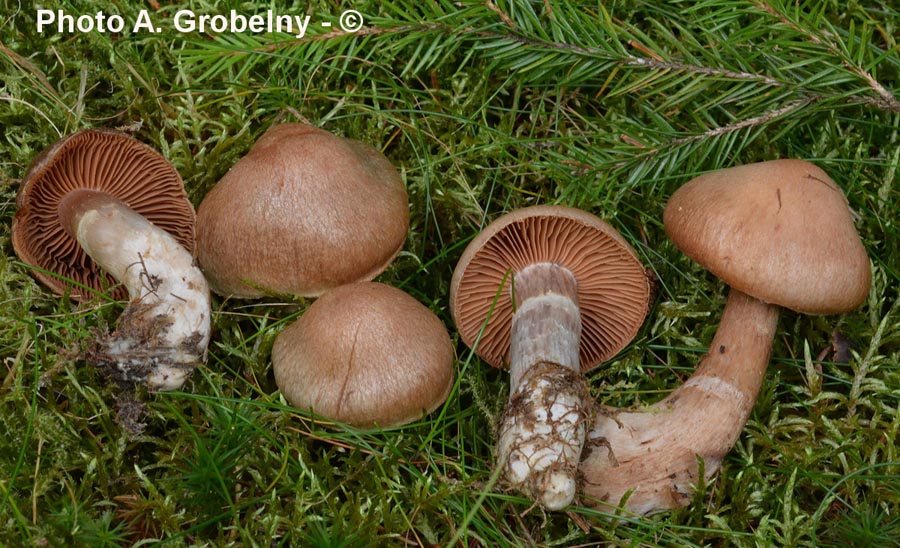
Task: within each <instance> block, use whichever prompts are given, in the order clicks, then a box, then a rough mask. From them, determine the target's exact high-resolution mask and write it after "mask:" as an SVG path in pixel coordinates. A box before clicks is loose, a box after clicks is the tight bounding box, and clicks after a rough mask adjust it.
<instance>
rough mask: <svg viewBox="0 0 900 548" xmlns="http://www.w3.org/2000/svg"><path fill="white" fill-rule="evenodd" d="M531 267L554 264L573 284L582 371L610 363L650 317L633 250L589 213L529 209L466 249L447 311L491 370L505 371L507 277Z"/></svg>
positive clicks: (508, 329) (509, 317) (508, 327)
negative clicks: (575, 296) (579, 322)
mask: <svg viewBox="0 0 900 548" xmlns="http://www.w3.org/2000/svg"><path fill="white" fill-rule="evenodd" d="M535 263H553V264H557V265H559V266H562V267H564V268H566V269H567V270H569V271H570V272H571V273H572V274H573V275H574V277H575V279H576V282H577V284H578V305H579V307H580V309H581V322H582V331H581V347H580V348H579V360H580V364H581V369H582V371H587V370H589V369H591V368H593V367H596V366H597V365H599V364H600V363H602V362H604V361H607V360H609V359H611V358H612V357H613V356H615V355H616V353H618V352H619V351H620V350H621V349H622V348H623V347H625V345H627V344H628V343H629V342H630V341H631V340H632V339H633V338H634V336H635V335H636V334H637V331H638V329H639V328H640V326H641V324H642V323H643V321H644V317H645V316H646V314H647V310H648V305H649V300H650V283H649V279H648V278H647V275H646V273H645V271H644V268H643V266H642V265H641V262H640V261H639V260H638V258H637V256H636V255H635V253H634V251H633V250H632V249H631V246H629V245H628V243H627V242H626V241H625V239H624V238H623V237H622V236H621V235H620V234H619V233H618V232H616V230H615V229H613V228H612V227H611V226H610V225H608V224H607V223H605V222H604V221H602V220H600V219H598V218H597V217H595V216H594V215H591V214H590V213H587V212H585V211H581V210H578V209H573V208H570V207H565V206H551V205H543V206H532V207H527V208H524V209H519V210H516V211H513V212H511V213H508V214H506V215H504V216H502V217H500V218H499V219H497V220H496V221H494V222H493V223H491V224H490V225H489V226H488V227H487V228H486V229H485V230H484V231H482V232H481V233H480V234H479V235H478V236H476V237H475V239H473V240H472V241H471V242H470V243H469V245H468V247H467V248H466V250H465V251H464V252H463V255H462V257H461V258H460V260H459V263H458V264H457V266H456V270H455V271H454V273H453V280H452V282H451V285H450V311H451V313H452V314H453V318H454V320H455V322H456V327H457V329H458V330H459V333H460V336H461V337H462V340H463V342H465V343H466V344H467V345H468V346H469V347H470V348H472V347H474V348H475V352H476V353H477V354H478V355H479V356H480V357H481V358H482V359H483V360H485V361H486V362H488V363H489V364H491V365H493V366H494V367H504V366H506V365H508V362H509V345H510V337H511V327H512V319H513V314H514V309H513V308H514V307H513V302H512V298H511V286H512V278H513V276H514V275H515V273H516V272H518V271H519V270H521V269H523V268H525V267H527V266H528V265H530V264H535ZM501 286H502V291H501ZM498 291H500V294H499V298H497V296H498ZM489 316H490V319H489V321H488V322H487V325H484V323H485V320H486V319H488V317H489ZM483 325H484V332H483V333H481V329H482V326H483ZM479 334H481V338H480V340H479ZM476 341H477V346H476Z"/></svg>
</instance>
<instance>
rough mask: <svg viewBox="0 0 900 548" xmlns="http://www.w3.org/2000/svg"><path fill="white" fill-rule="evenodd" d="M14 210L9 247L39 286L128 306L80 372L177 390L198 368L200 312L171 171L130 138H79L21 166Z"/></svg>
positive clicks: (200, 290) (206, 324)
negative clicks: (104, 296)
mask: <svg viewBox="0 0 900 548" xmlns="http://www.w3.org/2000/svg"><path fill="white" fill-rule="evenodd" d="M17 202H18V211H17V212H16V216H15V218H14V220H13V228H12V231H13V238H12V240H13V247H14V248H15V250H16V254H17V255H18V256H19V258H21V259H22V261H23V262H25V263H28V264H30V265H33V266H35V267H36V269H35V271H34V275H35V276H36V277H37V278H38V279H39V280H41V281H42V282H43V283H45V284H46V285H47V286H49V287H50V288H51V289H52V290H53V291H55V292H56V293H59V294H64V293H67V292H68V293H69V294H70V295H72V297H74V298H76V299H86V298H87V297H88V296H89V295H90V294H91V291H92V290H93V291H104V290H106V289H107V288H110V287H111V288H112V289H111V292H112V294H113V295H114V296H115V297H117V298H121V297H123V296H124V295H126V294H127V296H128V298H129V299H130V302H129V305H128V307H127V308H126V309H125V311H124V312H123V313H122V315H121V316H120V318H119V320H118V322H117V324H116V330H115V332H113V333H111V334H104V335H100V336H99V337H98V339H97V340H96V341H94V343H93V344H92V345H91V346H90V349H89V350H88V355H87V358H88V359H89V361H91V362H92V363H93V364H94V365H97V366H98V367H100V368H101V369H102V370H104V371H105V372H107V373H109V374H110V375H111V376H112V377H113V378H114V379H116V380H120V381H126V382H134V383H144V384H146V385H147V386H148V387H149V388H151V389H154V390H174V389H177V388H180V387H181V386H182V385H183V383H184V382H185V380H186V379H187V378H188V376H189V375H190V373H191V371H193V369H194V368H195V367H196V366H197V365H199V364H200V363H202V361H203V360H204V359H205V356H206V347H207V344H208V342H209V334H210V302H209V290H208V287H207V284H206V280H205V279H204V278H203V275H202V274H201V272H200V270H199V269H198V268H197V266H196V265H195V264H194V260H193V257H192V256H191V252H190V249H191V248H192V246H193V226H194V210H193V208H192V207H191V204H190V202H189V201H188V199H187V195H186V194H185V192H184V187H183V184H182V182H181V178H180V177H179V176H178V173H177V172H176V171H175V169H174V168H173V167H172V166H171V165H170V164H169V163H168V162H167V161H166V160H165V158H163V157H162V156H161V155H160V154H159V153H158V152H156V151H154V150H153V149H151V148H150V147H148V146H146V145H144V144H142V143H141V142H139V141H137V140H136V139H133V138H132V137H129V136H127V135H125V134H122V133H119V132H116V131H111V130H84V131H80V132H78V133H75V134H73V135H70V136H68V137H66V138H64V139H62V140H61V141H59V142H58V143H56V144H55V145H53V146H52V147H51V148H49V149H48V150H46V151H45V152H44V153H42V154H41V155H40V156H39V157H38V158H37V159H36V160H35V161H34V162H33V163H32V165H31V167H30V168H29V170H28V172H27V173H26V175H25V178H24V179H23V183H22V186H21V188H20V190H19V194H18V198H17ZM72 282H74V283H72ZM116 282H119V283H121V287H119V286H116ZM85 287H87V288H88V289H87V290H86V289H84V288H85Z"/></svg>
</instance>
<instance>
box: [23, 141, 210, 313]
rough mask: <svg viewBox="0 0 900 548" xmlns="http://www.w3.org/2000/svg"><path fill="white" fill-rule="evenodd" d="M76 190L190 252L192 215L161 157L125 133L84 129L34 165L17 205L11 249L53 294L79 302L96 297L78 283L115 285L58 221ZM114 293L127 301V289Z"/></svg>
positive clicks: (174, 175) (175, 177)
mask: <svg viewBox="0 0 900 548" xmlns="http://www.w3.org/2000/svg"><path fill="white" fill-rule="evenodd" d="M77 190H92V191H97V192H101V193H103V194H106V195H109V196H110V197H111V198H113V199H115V200H119V201H121V202H123V203H124V204H125V205H127V206H128V207H129V208H131V209H132V210H134V211H136V212H137V213H139V214H140V215H142V216H143V217H144V218H146V219H147V220H148V221H150V222H151V223H153V224H154V225H156V226H158V227H159V228H162V229H163V230H165V231H166V232H168V233H169V234H171V235H172V236H174V237H175V239H176V240H177V241H178V242H179V243H180V244H181V245H182V246H184V247H185V249H187V250H188V251H189V252H190V251H192V250H193V248H194V208H193V206H191V203H190V201H189V200H188V198H187V194H186V193H185V191H184V184H183V183H182V180H181V177H180V176H179V175H178V172H177V171H176V170H175V168H174V167H172V165H171V164H170V163H169V162H168V161H167V160H166V159H165V158H164V157H163V156H162V155H161V154H160V153H158V152H157V151H155V150H153V149H152V148H150V147H149V146H147V145H145V144H143V143H141V142H140V141H138V140H137V139H134V138H132V137H130V136H128V135H126V134H124V133H121V132H118V131H114V130H109V129H87V130H82V131H79V132H77V133H74V134H72V135H69V136H67V137H65V138H63V139H62V140H60V141H58V142H57V143H56V144H54V145H52V146H51V147H50V148H48V149H47V150H45V151H44V152H43V153H41V154H40V155H39V156H38V157H37V158H36V159H35V160H34V162H32V164H31V166H30V167H29V168H28V172H27V173H26V174H25V177H24V178H23V180H22V186H21V187H20V189H19V193H18V196H17V198H16V202H17V205H18V210H17V211H16V216H15V218H14V219H13V225H12V241H13V248H14V249H15V251H16V254H17V255H18V256H19V258H20V259H22V261H23V262H25V263H27V264H30V265H32V266H34V267H36V269H35V270H34V271H33V274H34V276H35V277H36V278H38V279H39V280H40V281H41V282H43V283H44V284H45V285H46V286H47V287H49V288H50V289H52V290H53V291H54V292H55V293H58V294H63V293H65V292H67V291H68V292H70V294H71V296H72V297H73V298H77V299H81V298H87V297H88V296H90V294H91V292H90V291H89V290H86V289H83V288H82V287H79V286H78V285H77V284H83V285H84V286H87V287H88V288H92V289H94V290H97V291H102V290H105V289H107V288H110V287H112V286H114V285H116V283H117V282H116V281H115V280H114V279H113V278H112V277H110V276H109V275H107V274H105V273H103V272H101V271H100V269H99V268H98V267H97V265H96V264H94V262H93V261H92V260H91V258H90V257H89V256H88V255H87V253H85V252H84V250H83V249H82V248H81V246H80V245H79V244H78V242H77V241H76V240H75V238H74V236H73V235H72V234H71V233H70V227H64V226H63V225H62V224H61V222H60V215H59V213H60V211H59V210H60V207H61V205H63V204H64V202H65V201H66V197H67V196H70V195H72V194H73V191H77ZM84 195H86V196H87V195H90V193H84ZM70 205H71V204H70ZM67 279H71V280H73V281H74V282H76V285H73V284H70V283H69V282H68V281H67ZM112 294H113V296H114V297H116V298H120V299H121V298H125V297H126V296H127V293H126V291H125V289H124V288H117V289H115V290H114V291H113V292H112Z"/></svg>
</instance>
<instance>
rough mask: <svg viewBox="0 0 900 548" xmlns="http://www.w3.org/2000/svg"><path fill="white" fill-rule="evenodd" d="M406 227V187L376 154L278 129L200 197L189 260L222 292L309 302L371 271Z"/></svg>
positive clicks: (394, 248)
mask: <svg viewBox="0 0 900 548" xmlns="http://www.w3.org/2000/svg"><path fill="white" fill-rule="evenodd" d="M408 229H409V202H408V199H407V194H406V187H405V185H404V184H403V181H402V179H401V178H400V174H399V173H398V172H397V170H396V169H395V168H394V166H393V165H391V163H390V162H389V161H388V160H387V158H385V157H384V155H383V154H381V152H379V151H378V150H376V149H374V148H372V147H370V146H368V145H365V144H362V143H359V142H357V141H353V140H350V139H344V138H341V137H338V136H336V135H332V134H331V133H329V132H327V131H324V130H321V129H319V128H316V127H313V126H309V125H305V124H296V123H290V124H281V125H277V126H273V127H272V128H271V129H269V130H268V131H267V132H266V133H265V134H263V136H262V137H260V138H259V140H258V141H257V142H256V143H255V144H254V145H253V148H251V150H250V152H248V153H247V154H246V155H245V156H244V157H243V158H241V159H240V160H239V161H238V162H237V163H236V164H235V165H234V166H232V168H231V170H230V171H229V172H228V173H226V174H225V176H224V177H222V179H221V180H220V181H219V182H218V183H217V184H216V186H215V187H214V188H213V189H212V190H211V191H210V192H209V193H208V194H207V195H206V197H205V198H204V199H203V201H202V203H201V204H200V207H199V208H198V211H197V259H198V261H199V263H200V266H201V268H202V269H203V271H204V273H205V274H206V276H207V278H208V279H209V282H210V286H211V287H212V289H213V290H214V291H216V292H217V293H219V294H222V295H230V296H234V297H241V298H252V297H261V296H263V295H266V294H276V295H295V296H304V297H314V296H318V295H320V294H321V293H322V292H324V291H326V290H327V289H330V288H332V287H337V286H339V285H341V284H345V283H350V282H355V281H363V280H371V279H372V278H374V277H375V276H377V275H378V274H380V273H381V272H382V271H384V269H385V268H387V266H388V265H389V264H390V263H391V261H393V259H394V257H395V256H396V255H397V254H398V253H399V252H400V250H401V249H402V247H403V243H404V241H405V240H406V233H407V230H408Z"/></svg>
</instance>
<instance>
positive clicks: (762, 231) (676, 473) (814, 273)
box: [582, 160, 871, 514]
mask: <svg viewBox="0 0 900 548" xmlns="http://www.w3.org/2000/svg"><path fill="white" fill-rule="evenodd" d="M664 222H665V228H666V232H667V233H668V235H669V237H670V238H671V239H672V241H673V242H674V243H675V245H676V246H678V247H679V248H680V249H681V250H682V251H684V253H685V254H687V255H688V256H689V257H690V258H692V259H693V260H695V261H696V262H698V263H700V264H701V265H703V266H705V267H706V268H707V269H709V270H710V271H711V272H712V273H713V274H715V275H716V276H718V277H719V278H720V279H722V280H723V281H724V282H726V283H728V284H729V285H730V286H731V290H730V293H729V296H728V300H727V303H726V305H725V310H724V312H723V315H722V320H721V323H720V324H719V327H718V330H717V331H716V334H715V336H714V338H713V340H712V343H711V344H710V347H709V348H710V350H709V352H708V354H707V355H706V356H705V357H704V358H703V359H702V360H701V361H700V364H699V365H698V367H697V369H696V371H695V372H694V374H693V375H692V376H691V378H690V379H688V380H687V381H686V382H685V383H684V384H682V385H681V387H679V388H678V389H677V390H675V391H674V392H672V393H671V394H669V396H668V397H666V398H665V399H663V400H662V401H660V402H658V403H656V404H654V405H651V406H649V407H648V408H646V409H643V410H635V411H617V410H613V409H608V410H606V411H605V412H601V413H599V414H598V417H597V420H596V422H595V423H594V426H593V429H592V431H591V432H590V434H589V439H590V440H591V441H590V442H589V444H590V446H591V448H592V450H591V452H590V454H589V455H588V456H587V457H586V458H585V460H584V462H583V463H582V473H583V480H584V484H583V494H584V498H585V499H586V502H587V503H589V504H592V505H594V506H606V507H615V506H616V505H618V504H619V503H620V502H622V500H623V497H625V496H626V495H627V500H625V502H624V504H623V505H624V507H625V508H626V509H628V510H630V511H632V512H635V513H637V514H652V513H656V512H661V511H664V510H668V509H672V508H677V507H680V506H683V505H685V504H687V503H688V501H689V500H690V497H691V494H692V492H693V490H694V486H695V485H696V484H698V483H699V482H700V481H701V479H703V478H701V477H700V468H699V466H698V462H697V461H698V459H700V460H702V461H703V470H704V476H705V479H709V478H710V477H712V475H713V474H715V473H716V471H717V470H718V469H719V466H720V464H721V462H722V459H723V457H724V456H725V454H726V453H727V452H728V451H729V450H730V449H731V447H732V445H733V444H734V442H735V441H736V440H737V438H738V436H739V435H740V432H741V430H742V429H743V426H744V423H745V422H746V421H747V418H748V417H749V415H750V412H751V410H752V408H753V405H754V402H755V400H756V396H757V393H758V392H759V389H760V386H761V384H762V381H763V378H764V376H765V371H766V366H767V365H768V361H769V355H770V353H771V348H772V341H773V338H774V335H775V331H776V326H777V322H778V313H779V308H778V307H779V306H784V307H787V308H790V309H793V310H795V311H798V312H801V313H805V314H838V313H842V312H848V311H851V310H853V309H855V308H857V307H858V306H859V305H860V304H861V303H862V302H863V301H864V300H865V298H866V295H867V293H868V290H869V285H870V281H871V277H870V276H871V274H870V266H869V260H868V257H867V255H866V251H865V249H864V248H863V246H862V243H861V242H860V238H859V235H858V234H857V232H856V229H855V228H854V226H853V218H852V215H851V212H850V209H849V206H848V203H847V199H846V198H845V197H844V194H843V192H842V191H841V189H840V188H839V187H838V186H837V185H836V184H835V183H834V181H832V180H831V179H830V178H829V177H828V175H826V174H825V172H824V171H822V170H821V169H819V168H818V167H816V166H815V165H813V164H810V163H808V162H805V161H801V160H777V161H770V162H762V163H757V164H750V165H745V166H740V167H734V168H730V169H724V170H720V171H715V172H711V173H708V174H705V175H702V176H700V177H697V178H695V179H693V180H691V181H690V182H688V183H687V184H685V185H684V186H682V187H681V188H680V189H678V190H677V191H676V192H675V193H674V194H673V195H672V197H671V199H670V200H669V203H668V205H667V206H666V209H665V214H664ZM592 442H593V443H592Z"/></svg>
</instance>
